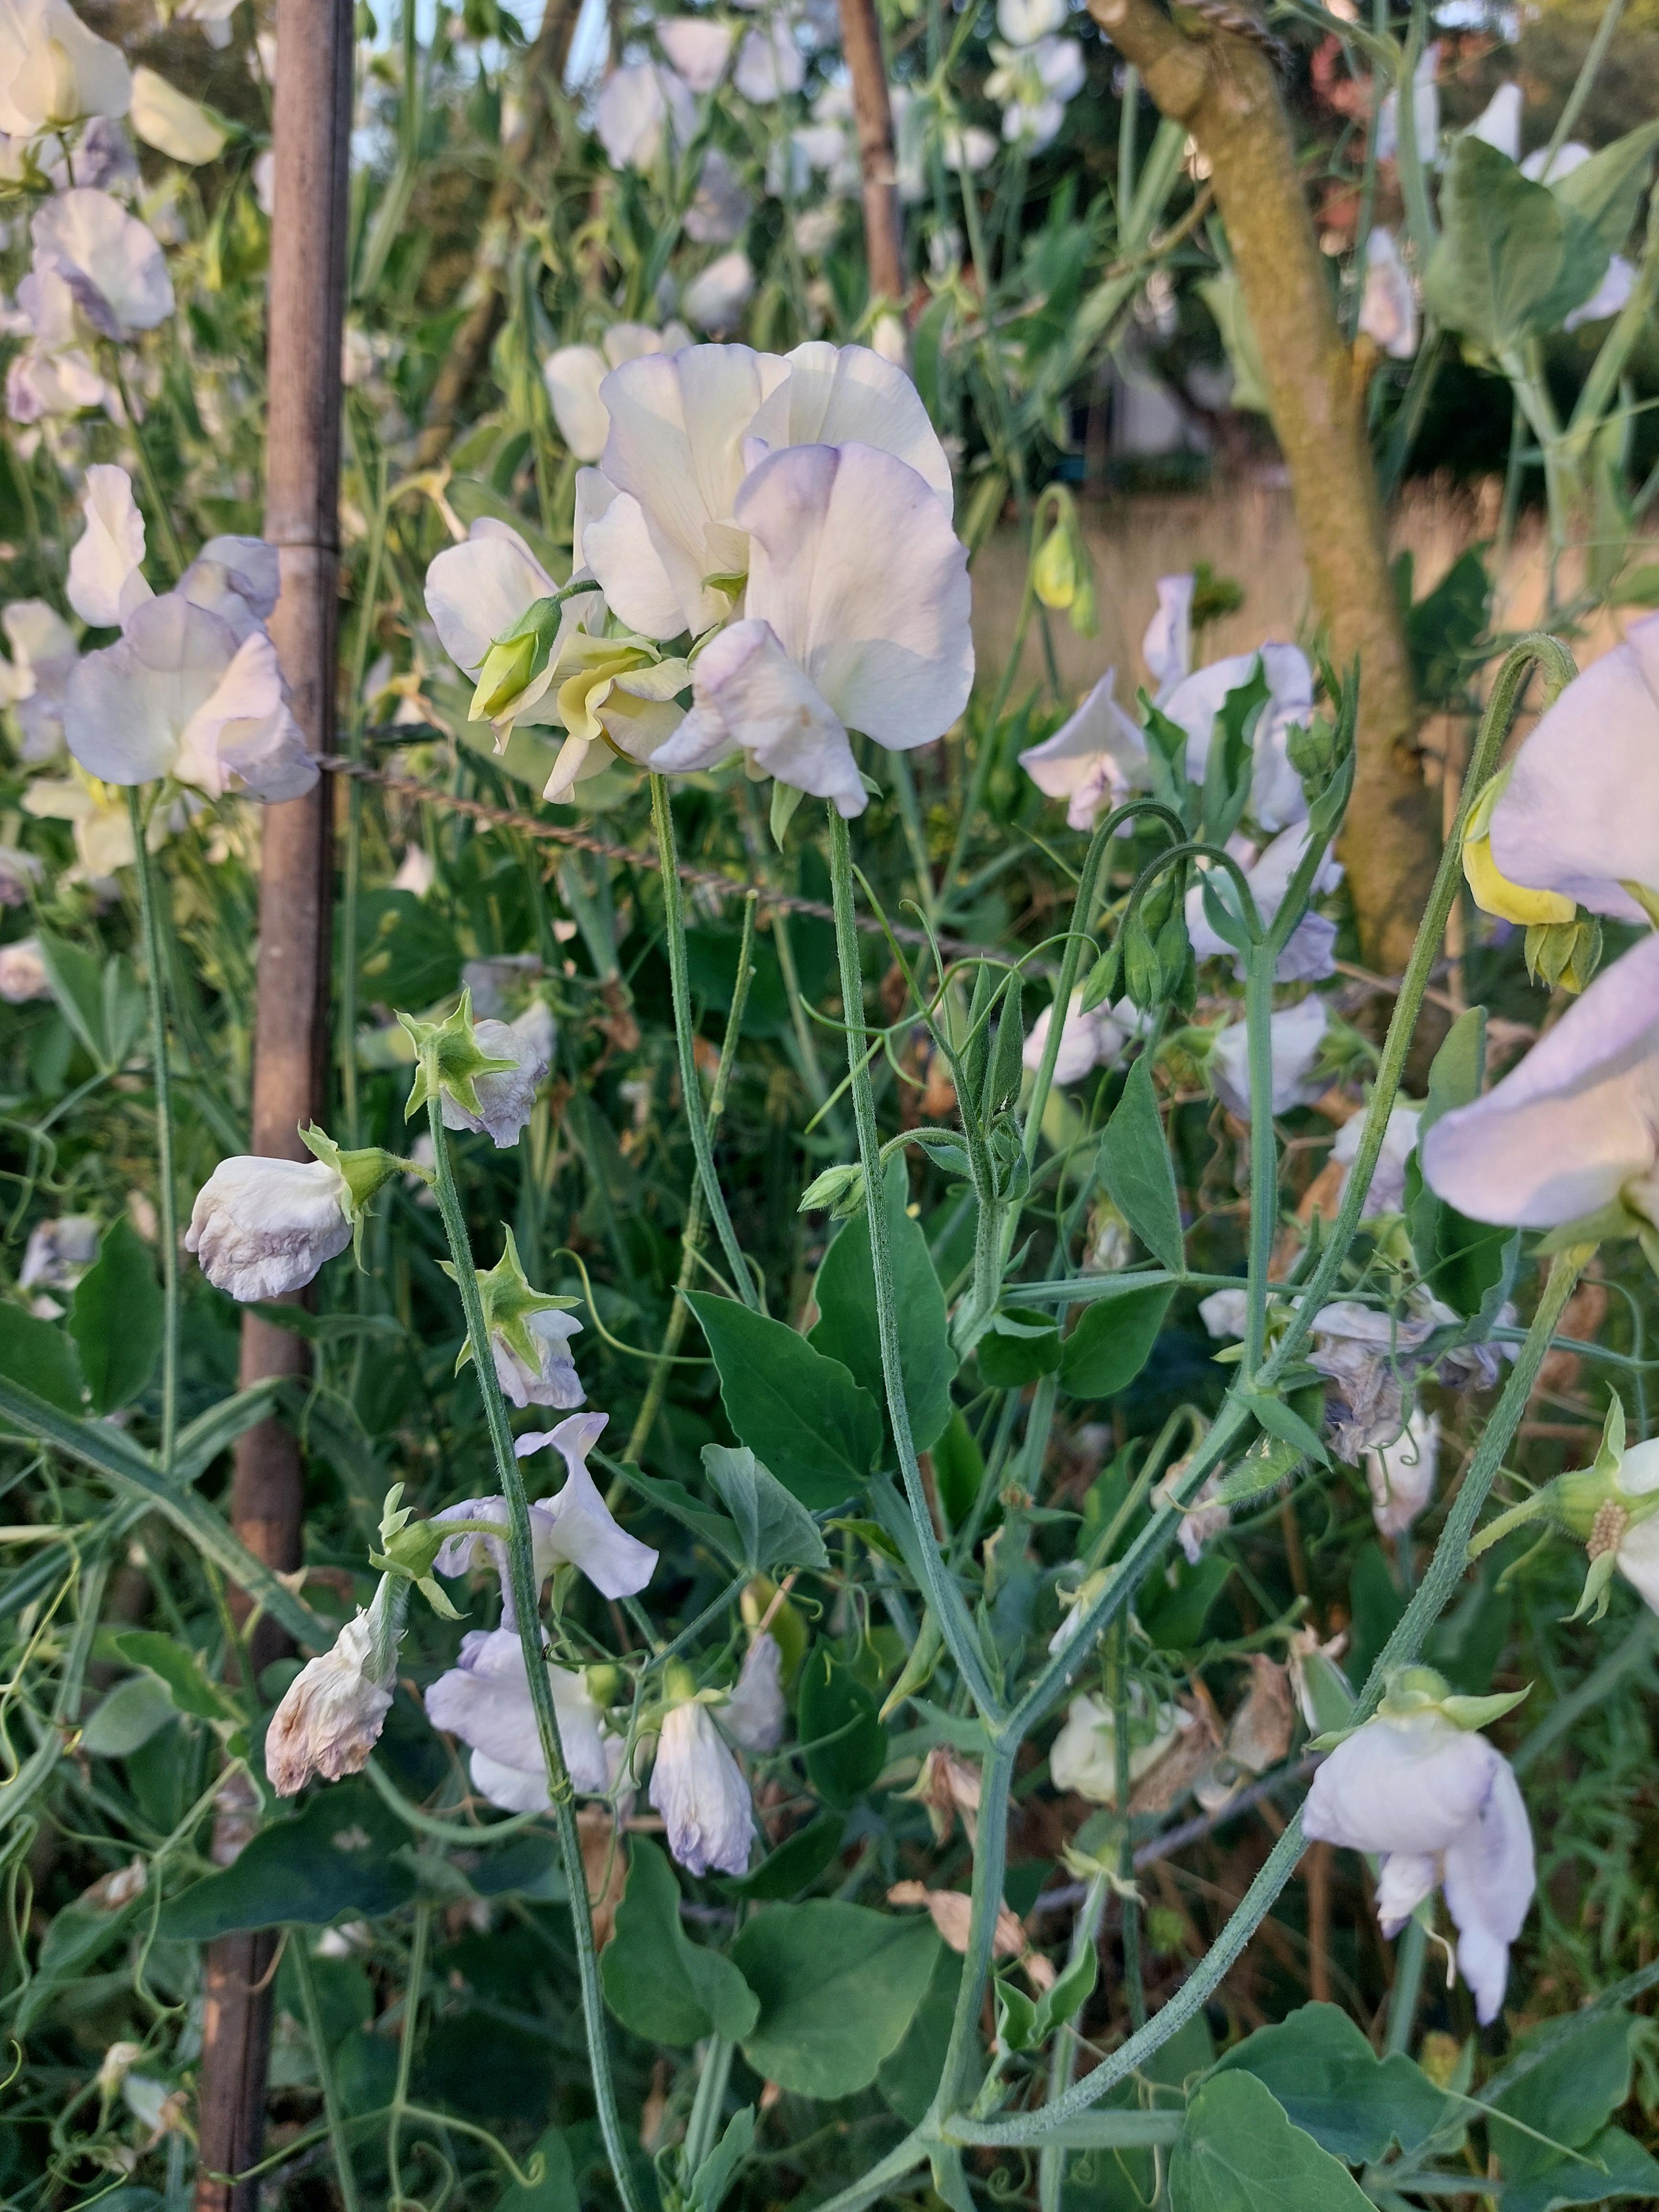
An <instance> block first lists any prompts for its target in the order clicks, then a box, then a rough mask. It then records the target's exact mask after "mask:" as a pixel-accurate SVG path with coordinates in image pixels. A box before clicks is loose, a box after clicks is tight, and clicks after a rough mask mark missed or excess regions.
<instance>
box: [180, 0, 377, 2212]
mask: <svg viewBox="0 0 1659 2212" xmlns="http://www.w3.org/2000/svg"><path fill="white" fill-rule="evenodd" d="M352 16H353V9H352V0H278V6H277V16H276V35H277V41H278V46H279V48H280V52H281V56H282V60H281V64H280V66H279V69H278V71H277V78H276V117H275V129H274V140H275V145H276V213H275V216H274V219H273V221H272V224H271V261H270V306H269V315H270V323H269V330H268V335H267V341H266V390H267V399H266V404H267V409H268V417H267V444H266V459H265V477H266V482H265V535H266V537H267V538H269V539H270V542H271V543H272V544H274V545H275V546H276V548H277V551H278V556H279V559H280V562H281V574H282V596H281V599H279V601H278V603H277V605H276V612H275V614H274V615H273V616H272V617H271V623H270V632H271V636H272V638H273V639H274V640H275V641H276V651H277V655H278V657H279V659H280V660H281V662H282V666H283V675H284V676H285V677H286V678H287V679H288V683H289V688H290V690H291V692H292V694H293V709H294V714H295V719H296V720H297V721H298V722H299V724H300V726H301V729H302V730H303V731H304V732H305V734H306V739H307V744H309V745H310V746H311V748H312V750H313V752H319V753H326V752H331V751H332V750H333V732H334V709H335V694H336V690H337V672H336V671H337V653H336V638H335V630H336V620H337V607H338V599H339V505H340V343H341V333H342V324H343V314H344V299H345V255H346V216H347V204H348V203H347V160H348V152H349V142H350V131H351V76H352ZM330 799H331V793H330V787H329V783H328V780H327V778H326V777H325V778H323V779H322V780H321V781H319V783H318V785H317V787H316V788H315V789H314V790H313V791H312V792H311V793H309V794H308V795H307V797H306V798H304V799H289V800H287V801H286V802H284V803H283V805H276V806H268V807H266V809H265V810H264V818H263V837H262V843H261V863H260V882H259V968H258V996H257V1000H256V1005H255V1036H254V1064H253V1130H252V1144H253V1150H254V1151H255V1152H258V1153H262V1154H264V1155H266V1156H267V1157H270V1158H278V1159H303V1158H307V1157H308V1155H307V1153H306V1151H305V1148H304V1147H303V1146H301V1143H300V1140H299V1129H300V1126H301V1123H302V1122H305V1121H310V1120H311V1119H313V1117H314V1116H316V1115H318V1114H319V1112H320V1111H321V1110H322V1109H323V1107H324V1104H325V1089H326V1083H327V1073H328V1063H329V1053H328V971H329V963H330V950H331V947H330V933H329V909H330V905H331V838H330V836H329V818H330ZM304 1350H305V1346H304V1340H303V1339H301V1338H300V1337H298V1336H295V1335H294V1334H292V1333H291V1332H289V1331H288V1330H285V1329H281V1328H274V1327H273V1326H272V1325H271V1323H270V1322H267V1321H263V1320H261V1319H260V1318H259V1317H258V1316H257V1315H254V1314H247V1315H245V1316H244V1317H243V1322H242V1358H241V1376H242V1381H243V1383H245V1384H246V1383H253V1382H257V1381H258V1380H259V1379H260V1378H261V1377H263V1376H269V1375H289V1374H294V1373H295V1372H298V1371H299V1370H301V1366H302V1365H303V1355H304ZM303 1510H304V1494H303V1487H302V1479H301V1464H300V1448H299V1444H298V1442H297V1440H296V1438H295V1436H294V1434H293V1432H292V1431H290V1430H289V1429H288V1428H286V1427H285V1426H284V1425H283V1424H282V1423H281V1422H280V1421H277V1420H269V1421H261V1422H260V1423H258V1425H257V1426H256V1427H254V1428H252V1429H250V1430H249V1431H248V1432H247V1433H246V1436H244V1437H242V1438H241V1439H240V1442H239V1443H238V1444H237V1447H236V1472H235V1476H234V1481H233V1484H232V1487H231V1520H232V1523H233V1525H234V1528H235V1530H236V1533H237V1534H238V1535H239V1536H240V1538H241V1540H242V1541H243V1542H244V1543H245V1544H246V1546H247V1547H248V1549H249V1550H250V1551H252V1552H253V1553H257V1554H258V1557H259V1558H260V1559H264V1560H266V1561H268V1562H269V1564H270V1565H271V1566H273V1567H276V1568H277V1569H278V1570H279V1571H284V1572H287V1571H291V1570H293V1569H294V1568H295V1567H297V1566H298V1565H299V1564H300V1532H301V1516H302V1514H303ZM246 1610H247V1607H246V1601H245V1600H243V1601H240V1613H241V1615H242V1616H243V1617H245V1616H246ZM288 1648H289V1647H288V1644H287V1641H286V1638H284V1637H283V1634H282V1632H281V1631H280V1630H278V1629H277V1628H276V1626H275V1625H274V1623H272V1622H271V1621H270V1620H260V1621H259V1622H258V1623H257V1624H256V1626H255V1628H254V1631H253V1634H252V1638H251V1639H250V1649H249V1660H250V1665H251V1668H252V1674H253V1675H254V1678H255V1680H257V1679H258V1674H259V1672H260V1669H261V1668H264V1666H266V1665H267V1664H269V1662H270V1661H271V1660H272V1659H274V1658H276V1657H277V1656H280V1655H281V1654H282V1653H283V1651H285V1650H287V1649H288ZM247 1821H248V1808H246V1806H245V1805H243V1804H241V1803H240V1802H226V1803H224V1804H222V1807H221V1811H220V1817H219V1820H218V1822H217V1824H216V1830H215V1842H214V1856H215V1857H216V1858H218V1859H220V1860H221V1861H222V1862H228V1860H229V1859H230V1858H233V1857H234V1856H235V1853H236V1851H237V1850H238V1849H240V1844H241V1843H242V1842H244V1841H245V1840H246V1832H247ZM271 1951H272V1945H271V1940H270V1938H269V1937H265V1936H226V1937H222V1938H221V1939H220V1941H219V1942H216V1943H214V1944H211V1945H210V1947H209V1950H208V1955H207V1961H206V1966H205V1987H204V1999H205V2003H204V2017H203V2049H202V2072H201V2109H200V2137H199V2144H198V2154H197V2184H196V2207H197V2212H254V2207H255V2205H256V2203H257V2200H258V2184H257V2183H246V2184H243V2185H237V2184H236V2183H234V2181H232V2180H230V2179H217V2178H216V2177H218V2176H227V2177H228V2176H232V2175H234V2174H236V2173H237V2172H241V2171H244V2170H245V2169H246V2167H248V2166H251V2165H252V2164H253V2163H254V2162H255V2161H256V2160H257V2159H258V2155H259V2149H260V2144H261V2141H262V2139H263V2136H264V2101H265V2057H266V2051H267V2047H268V2045H269V2041H270V1978H269V1973H268V1968H269V1966H270V1958H271Z"/></svg>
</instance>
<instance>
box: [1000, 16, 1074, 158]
mask: <svg viewBox="0 0 1659 2212" xmlns="http://www.w3.org/2000/svg"><path fill="white" fill-rule="evenodd" d="M991 58H992V60H993V61H994V63H995V64H996V67H995V68H994V70H992V71H991V74H990V76H988V77H987V79H986V80H985V96H986V98H987V100H996V101H998V102H999V103H1000V104H1002V106H1003V117H1002V135H1003V137H1005V138H1006V139H1007V140H1008V142H1009V143H1011V144H1014V143H1019V144H1023V145H1024V147H1025V148H1026V149H1027V151H1028V152H1030V153H1041V152H1042V149H1044V148H1045V147H1047V146H1050V145H1052V144H1053V143H1054V140H1055V139H1056V138H1057V137H1059V135H1060V125H1061V124H1062V123H1063V122H1064V121H1065V119H1066V103H1067V101H1069V100H1073V99H1075V98H1076V96H1077V94H1079V92H1081V91H1082V89H1083V84H1084V76H1085V70H1084V66H1083V48H1082V47H1081V46H1079V43H1078V41H1077V40H1075V39H1058V38H1053V37H1049V38H1044V39H1039V40H1036V43H1035V44H1034V45H1031V46H1022V47H1012V46H1003V45H1001V44H1000V43H999V42H998V41H996V40H993V41H992V45H991Z"/></svg>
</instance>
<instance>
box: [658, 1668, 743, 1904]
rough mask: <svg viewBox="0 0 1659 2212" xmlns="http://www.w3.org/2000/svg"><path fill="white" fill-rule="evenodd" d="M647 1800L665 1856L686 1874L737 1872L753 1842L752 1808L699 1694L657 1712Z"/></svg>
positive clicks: (737, 1773) (735, 1761)
mask: <svg viewBox="0 0 1659 2212" xmlns="http://www.w3.org/2000/svg"><path fill="white" fill-rule="evenodd" d="M650 1799H651V1803H652V1806H653V1808H654V1809H655V1810H656V1811H657V1812H659V1813H660V1814H661V1815H662V1819H663V1826H664V1828H665V1831H666V1840H667V1844H668V1849H669V1851H670V1854H671V1856H672V1857H674V1858H675V1859H677V1860H678V1863H680V1865H681V1866H683V1867H684V1868H685V1869H687V1871H688V1872H689V1873H691V1874H695V1875H705V1874H707V1873H708V1869H710V1868H711V1867H713V1868H714V1869H716V1870H717V1871H718V1872H719V1873H720V1874H729V1875H740V1874H743V1873H744V1872H745V1871H746V1869H747V1868H748V1865H749V1853H750V1848H751V1847H752V1845H753V1844H754V1840H755V1808H754V1806H753V1804H752V1803H751V1802H750V1796H749V1785H748V1784H747V1783H746V1782H745V1781H744V1778H743V1773H742V1770H741V1769H740V1768H739V1766H738V1762H737V1760H736V1759H733V1758H732V1754H731V1753H730V1752H729V1751H728V1750H727V1749H726V1746H725V1744H724V1743H722V1742H721V1741H720V1730H719V1729H717V1728H716V1727H715V1725H714V1719H713V1717H712V1716H711V1714H710V1712H709V1709H708V1706H707V1705H705V1704H704V1703H703V1702H702V1699H700V1698H696V1697H692V1698H688V1699H685V1700H684V1702H683V1703H682V1704H678V1705H671V1706H670V1708H669V1710H668V1711H666V1712H665V1714H664V1715H663V1722H662V1733H661V1734H660V1735H659V1737H658V1739H657V1751H656V1758H655V1759H654V1761H653V1765H652V1768H651V1790H650Z"/></svg>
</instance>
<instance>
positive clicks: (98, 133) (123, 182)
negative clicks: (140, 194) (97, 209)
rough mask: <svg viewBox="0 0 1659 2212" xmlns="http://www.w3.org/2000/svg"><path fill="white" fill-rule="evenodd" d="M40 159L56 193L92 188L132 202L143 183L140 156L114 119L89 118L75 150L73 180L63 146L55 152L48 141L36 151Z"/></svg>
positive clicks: (124, 130)
mask: <svg viewBox="0 0 1659 2212" xmlns="http://www.w3.org/2000/svg"><path fill="white" fill-rule="evenodd" d="M36 157H37V159H39V160H40V166H41V168H42V170H43V172H44V173H45V174H46V176H47V177H49V178H50V179H51V180H52V190H53V191H59V192H62V191H68V189H69V187H70V185H72V184H75V185H92V186H93V187H94V189H95V190H96V191H100V192H110V191H112V192H116V193H117V194H118V196H119V197H123V198H127V199H131V198H132V197H135V196H136V195H137V191H138V190H139V187H140V185H141V184H142V183H143V179H142V178H141V177H140V175H139V173H138V156H137V154H136V153H134V151H133V148H132V140H131V137H129V136H128V135H127V127H126V125H125V123H122V122H120V121H118V119H117V118H115V117H114V116H112V115H94V116H92V117H90V118H88V121H87V123H86V124H85V125H84V126H83V127H82V132H81V139H80V143H79V144H78V145H77V146H76V149H75V160H74V164H73V166H74V170H75V174H74V175H73V176H72V177H71V176H70V160H69V157H68V155H66V154H65V153H64V149H63V147H62V145H61V143H60V144H58V146H57V147H56V148H53V146H52V141H51V140H48V141H47V142H46V144H45V145H44V146H41V147H39V148H37V149H36ZM42 157H44V158H42Z"/></svg>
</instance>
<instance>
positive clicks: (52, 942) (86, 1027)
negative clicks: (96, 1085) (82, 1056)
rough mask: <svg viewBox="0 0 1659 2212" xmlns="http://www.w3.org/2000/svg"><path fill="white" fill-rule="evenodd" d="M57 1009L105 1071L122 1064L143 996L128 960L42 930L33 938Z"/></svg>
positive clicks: (140, 1017) (140, 1019)
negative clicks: (82, 945)
mask: <svg viewBox="0 0 1659 2212" xmlns="http://www.w3.org/2000/svg"><path fill="white" fill-rule="evenodd" d="M35 943H36V945H38V946H39V948H40V964H41V965H42V967H44V968H45V969H46V981H47V982H48V984H50V986H51V987H52V997H53V999H54V1000H56V1001H57V1004H58V1012H59V1013H60V1014H62V1016H63V1017H64V1020H65V1021H66V1022H67V1023H68V1024H69V1025H70V1029H72V1030H74V1032H75V1035H76V1038H77V1040H78V1041H79V1042H80V1043H81V1045H82V1048H84V1049H85V1051H86V1052H87V1054H88V1057H89V1058H90V1059H91V1060H93V1061H94V1063H95V1065H96V1066H99V1067H100V1068H102V1069H103V1070H104V1071H105V1073H106V1074H112V1073H114V1071H115V1070H116V1069H117V1068H118V1067H120V1066H124V1065H125V1061H126V1059H127V1056H128V1054H130V1053H131V1050H132V1048H133V1046H134V1044H135V1043H136V1042H137V1038H138V1034H139V1032H140V1030H142V1029H143V1026H144V994H143V992H142V991H141V990H140V989H139V987H138V984H137V980H136V978H135V977H134V975H133V972H132V964H131V962H130V961H129V960H127V959H126V958H125V957H123V956H121V955H119V954H118V955H117V956H116V957H115V958H114V959H112V960H111V959H107V958H106V957H103V956H102V955H101V954H94V953H91V952H87V951H82V948H81V947H80V946H79V945H70V944H69V943H68V942H67V941H66V940H65V939H63V938H61V937H53V936H52V935H51V934H50V933H48V932H47V931H46V930H42V931H40V933H39V935H38V936H37V937H36V939H35Z"/></svg>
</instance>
